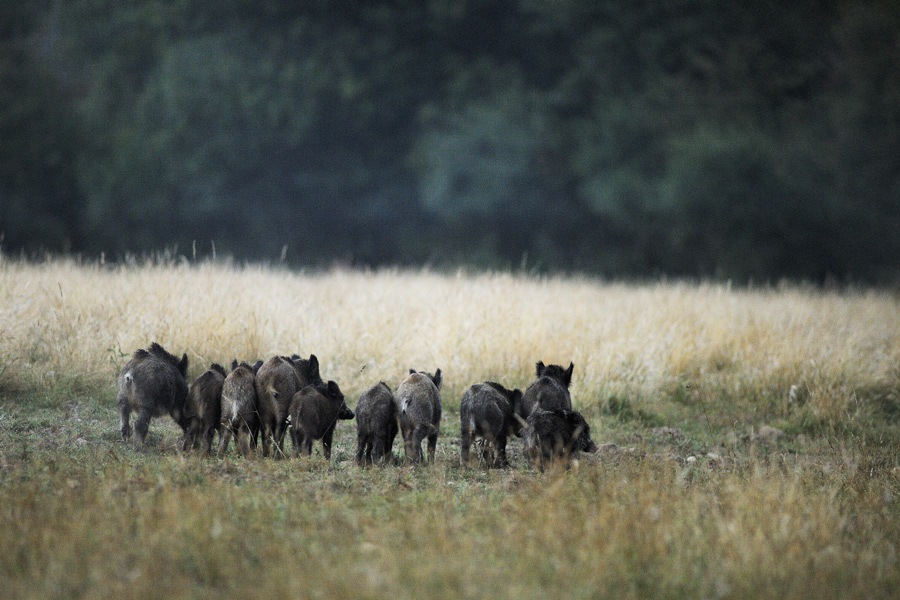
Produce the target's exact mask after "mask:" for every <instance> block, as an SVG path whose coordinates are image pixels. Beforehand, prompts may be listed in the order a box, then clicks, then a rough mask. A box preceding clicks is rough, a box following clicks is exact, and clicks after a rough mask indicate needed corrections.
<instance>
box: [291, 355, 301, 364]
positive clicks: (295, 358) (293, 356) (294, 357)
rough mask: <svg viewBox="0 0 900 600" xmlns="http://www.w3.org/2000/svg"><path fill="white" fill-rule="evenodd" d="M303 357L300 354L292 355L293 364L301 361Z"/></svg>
mask: <svg viewBox="0 0 900 600" xmlns="http://www.w3.org/2000/svg"><path fill="white" fill-rule="evenodd" d="M300 358H301V356H300V355H299V354H291V362H293V361H295V360H300Z"/></svg>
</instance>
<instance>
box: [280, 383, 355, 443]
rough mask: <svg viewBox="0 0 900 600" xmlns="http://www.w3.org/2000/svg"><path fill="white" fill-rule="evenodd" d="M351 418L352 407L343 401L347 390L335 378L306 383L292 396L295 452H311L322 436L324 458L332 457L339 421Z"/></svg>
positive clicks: (292, 430) (292, 428) (292, 431)
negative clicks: (333, 441) (332, 441)
mask: <svg viewBox="0 0 900 600" xmlns="http://www.w3.org/2000/svg"><path fill="white" fill-rule="evenodd" d="M352 418H353V411H352V410H350V408H349V407H348V406H347V403H346V402H344V394H342V393H341V388H340V387H338V384H336V383H335V382H333V381H329V382H328V383H327V384H325V385H324V386H322V385H308V386H306V387H304V388H303V389H302V390H300V391H299V392H297V393H296V394H294V397H293V398H292V399H291V437H292V438H293V439H294V448H295V449H294V454H295V456H299V455H301V454H302V455H303V456H309V455H310V454H312V445H313V440H322V453H323V454H324V455H325V460H330V459H331V440H332V437H333V436H334V428H335V427H336V426H337V422H338V421H339V420H342V419H352Z"/></svg>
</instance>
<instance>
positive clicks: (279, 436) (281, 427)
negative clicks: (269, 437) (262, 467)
mask: <svg viewBox="0 0 900 600" xmlns="http://www.w3.org/2000/svg"><path fill="white" fill-rule="evenodd" d="M286 432H287V422H285V421H282V422H281V423H276V424H275V432H274V436H273V437H274V440H275V447H274V448H273V450H272V451H273V453H274V456H275V458H284V457H285V454H284V434H285V433H286Z"/></svg>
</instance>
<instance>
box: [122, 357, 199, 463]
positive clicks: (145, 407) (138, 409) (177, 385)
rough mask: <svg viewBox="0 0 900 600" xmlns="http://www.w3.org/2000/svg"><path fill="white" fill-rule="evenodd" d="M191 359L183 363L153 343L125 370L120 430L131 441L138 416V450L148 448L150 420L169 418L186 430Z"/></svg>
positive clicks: (135, 429) (184, 359)
mask: <svg viewBox="0 0 900 600" xmlns="http://www.w3.org/2000/svg"><path fill="white" fill-rule="evenodd" d="M187 368H188V357H187V355H186V354H184V355H182V357H181V360H179V359H178V358H176V357H175V356H173V355H171V354H169V353H168V352H166V349H165V348H163V347H162V346H160V345H159V344H157V343H156V342H153V343H152V344H151V345H150V348H149V349H148V350H144V349H139V350H136V351H135V352H134V354H133V355H132V356H131V360H129V361H128V363H127V364H126V365H125V366H124V367H123V368H122V371H121V372H120V373H119V377H118V380H117V387H118V393H117V397H116V401H117V403H118V405H119V416H120V428H121V432H122V439H125V440H127V439H128V438H130V437H131V434H132V429H131V424H130V423H129V417H130V415H131V412H132V411H134V412H135V413H137V418H136V419H135V422H134V443H135V446H136V447H137V448H138V449H142V448H143V447H144V440H145V439H146V437H147V431H148V430H149V429H150V419H152V418H153V417H159V416H162V415H164V414H169V415H170V416H171V417H172V419H174V421H175V422H176V423H178V425H179V426H180V427H181V428H182V430H184V429H185V427H186V422H185V420H184V403H185V401H186V399H187V395H188V385H187Z"/></svg>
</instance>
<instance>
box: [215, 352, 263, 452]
mask: <svg viewBox="0 0 900 600" xmlns="http://www.w3.org/2000/svg"><path fill="white" fill-rule="evenodd" d="M257 405H258V400H257V397H256V373H255V372H254V371H253V367H251V366H250V365H248V364H247V363H245V362H242V363H241V364H238V363H237V361H234V362H232V363H231V373H229V374H228V376H227V377H225V382H224V383H223V384H222V421H221V426H220V427H219V456H224V455H225V452H226V451H227V450H228V444H229V442H230V441H231V436H232V435H233V436H234V437H235V443H236V444H237V447H238V451H239V452H240V453H241V454H242V455H243V456H244V458H248V457H249V456H250V450H251V449H252V448H256V443H257V437H258V436H259V412H258V406H257Z"/></svg>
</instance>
